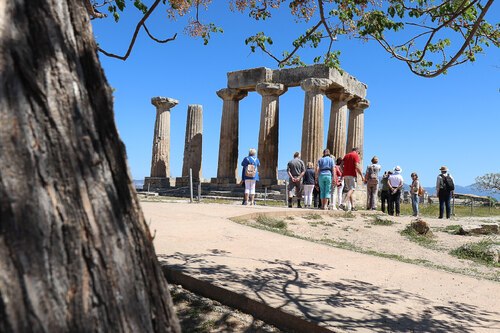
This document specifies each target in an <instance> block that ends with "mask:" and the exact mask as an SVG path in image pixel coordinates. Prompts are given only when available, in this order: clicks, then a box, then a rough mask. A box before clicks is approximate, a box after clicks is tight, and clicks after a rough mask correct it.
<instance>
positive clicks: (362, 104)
mask: <svg viewBox="0 0 500 333" xmlns="http://www.w3.org/2000/svg"><path fill="white" fill-rule="evenodd" d="M369 106H370V102H369V101H368V100H366V99H364V98H361V97H355V98H353V99H351V100H350V101H349V102H348V103H347V107H348V108H349V110H364V109H366V108H368V107H369Z"/></svg>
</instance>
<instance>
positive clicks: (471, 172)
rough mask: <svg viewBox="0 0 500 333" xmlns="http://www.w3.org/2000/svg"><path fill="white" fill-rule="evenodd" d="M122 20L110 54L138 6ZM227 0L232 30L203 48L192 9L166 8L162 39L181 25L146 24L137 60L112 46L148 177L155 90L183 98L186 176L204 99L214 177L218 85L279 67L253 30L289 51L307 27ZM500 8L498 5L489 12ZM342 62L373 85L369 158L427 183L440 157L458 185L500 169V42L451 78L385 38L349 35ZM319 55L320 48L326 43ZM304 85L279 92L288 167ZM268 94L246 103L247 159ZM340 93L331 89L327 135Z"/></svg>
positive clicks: (156, 19) (220, 14)
mask: <svg viewBox="0 0 500 333" xmlns="http://www.w3.org/2000/svg"><path fill="white" fill-rule="evenodd" d="M127 4H128V6H130V8H128V10H127V11H126V12H125V13H123V14H122V17H121V20H120V22H119V23H115V22H114V21H113V20H112V19H111V18H108V19H106V20H94V21H93V25H94V33H95V35H96V38H97V42H98V43H99V45H100V46H101V47H102V48H103V49H105V50H107V51H108V52H114V53H118V54H124V53H125V52H126V49H127V48H128V44H129V41H130V38H131V36H132V33H133V30H134V28H135V24H136V22H137V21H138V20H139V19H140V16H139V13H138V11H137V10H135V8H132V3H131V2H127ZM227 8H228V5H227V3H226V2H225V1H223V2H222V1H217V2H216V4H214V5H212V6H211V7H210V9H209V11H207V12H204V11H203V12H202V13H201V14H202V16H201V18H202V19H203V20H204V21H206V22H215V23H217V24H218V25H219V26H221V27H222V28H223V29H224V33H223V34H217V35H214V36H213V37H212V39H211V40H210V43H209V44H208V45H206V46H204V45H203V41H202V40H201V39H193V38H191V37H189V36H187V35H186V34H184V33H183V29H184V26H185V22H186V19H187V18H181V19H180V20H178V21H175V22H172V21H168V19H167V18H166V12H165V8H164V7H160V8H158V9H159V10H157V11H156V13H155V14H154V15H152V16H151V17H150V19H149V20H148V21H147V25H148V28H149V29H150V31H151V32H152V33H154V34H155V35H156V36H157V37H158V38H167V37H170V36H172V35H173V34H174V33H175V32H177V33H178V36H177V39H176V40H175V41H173V42H170V43H167V44H157V43H155V42H153V41H152V40H150V39H149V38H148V37H147V36H146V34H145V32H144V31H141V32H140V33H139V36H138V39H137V42H136V45H135V48H134V50H133V51H132V54H131V56H130V57H129V58H128V60H127V61H125V62H123V61H121V60H117V59H113V58H108V57H106V56H103V55H101V56H100V58H101V61H102V65H103V68H104V71H105V73H106V76H107V78H108V81H109V83H110V85H111V86H112V87H113V88H114V89H115V92H114V96H115V119H116V122H117V127H118V131H119V133H120V136H121V139H122V140H123V141H124V143H125V146H126V149H127V156H128V162H129V167H130V169H131V174H132V177H133V178H134V179H143V178H144V177H145V176H149V173H150V167H151V165H150V163H151V150H152V140H153V129H154V121H155V112H156V111H155V108H154V106H153V105H151V102H150V100H151V97H155V96H164V97H171V98H174V99H177V100H179V104H178V105H177V106H176V107H175V108H173V109H172V111H171V133H170V143H171V152H170V164H171V165H170V171H171V175H172V176H173V177H177V176H181V172H182V160H183V151H184V136H185V128H186V114H187V108H188V105H189V104H201V105H202V106H203V126H204V128H203V164H202V168H203V177H204V178H210V177H215V176H216V174H217V159H218V149H219V134H220V133H219V131H220V120H221V114H222V100H221V99H220V98H219V97H217V95H216V94H215V92H216V91H217V90H219V89H222V88H224V87H226V85H227V77H226V73H227V72H230V71H236V70H241V69H248V68H254V67H268V68H271V69H276V68H277V65H276V63H275V62H274V60H272V59H271V58H269V57H268V56H266V55H264V54H261V53H251V52H250V49H249V47H248V46H246V45H245V43H244V40H245V38H246V37H248V36H250V35H252V34H255V33H257V32H259V31H265V32H266V33H268V35H270V36H272V37H273V40H274V47H275V48H273V49H274V50H275V51H276V52H277V53H280V52H281V51H282V50H284V49H285V48H287V46H288V45H290V43H291V41H293V40H294V39H295V38H296V37H297V36H298V35H299V34H300V33H301V32H302V31H303V30H304V27H305V26H303V25H300V24H296V23H294V22H293V21H292V20H291V19H290V16H289V15H288V14H287V13H286V11H285V8H286V7H285V8H284V9H283V10H281V11H280V12H278V13H276V14H275V15H274V16H273V18H272V19H271V20H268V21H265V22H256V21H253V20H251V19H250V18H248V17H247V15H246V14H240V13H232V12H230V11H228V9H227ZM498 17H500V4H499V3H495V4H494V5H493V7H492V8H491V10H490V12H489V15H488V18H489V21H490V23H495V21H494V19H492V18H495V19H496V20H498ZM336 47H337V48H339V49H340V50H341V51H342V55H341V65H342V68H343V69H344V70H345V71H346V72H348V73H349V74H351V75H353V76H355V77H356V78H357V79H358V80H360V81H362V82H364V83H366V84H367V85H368V93H367V99H368V100H369V101H370V104H371V105H370V108H368V109H367V110H365V142H364V154H365V155H364V156H365V165H366V163H367V162H368V161H369V159H370V158H371V156H373V155H377V156H378V157H379V159H380V164H381V165H382V168H383V170H388V169H392V168H394V167H395V166H396V165H400V166H401V168H402V169H403V176H404V178H405V180H406V181H409V180H410V177H409V175H410V173H411V172H413V171H415V172H417V173H418V174H419V176H420V179H421V181H422V183H423V184H424V185H425V186H433V185H434V184H435V179H436V175H437V174H438V173H439V171H438V169H439V167H440V166H441V165H446V166H448V168H449V169H450V172H451V174H452V175H453V176H454V178H455V181H456V183H457V184H459V185H464V186H465V185H470V184H472V183H473V182H474V179H475V177H477V176H481V175H483V174H485V173H490V172H500V140H499V133H498V132H499V131H500V128H499V124H500V50H499V49H498V48H489V49H487V50H486V54H485V55H478V56H477V61H476V62H475V63H472V64H466V65H461V66H458V67H455V68H453V69H451V70H450V71H449V73H448V74H447V75H444V76H439V77H437V78H433V79H425V78H420V77H417V76H416V75H414V74H412V73H411V72H410V71H409V70H408V69H407V67H406V65H405V64H403V63H400V62H398V61H396V60H394V59H391V58H390V57H389V55H388V54H387V53H385V51H383V50H382V48H381V47H380V46H378V44H375V42H368V43H362V42H360V41H357V40H340V41H339V42H337V44H336ZM314 52H315V51H314V50H308V49H304V50H303V51H302V53H301V54H302V55H303V60H304V61H305V62H307V63H312V58H313V56H314V55H315V53H314ZM316 53H321V51H317V50H316ZM303 104H304V92H303V91H302V90H301V89H300V88H299V87H296V88H290V89H289V90H288V92H287V93H285V94H284V95H282V96H281V97H280V124H279V126H280V133H279V160H278V167H279V169H283V168H285V167H286V163H287V162H288V160H290V159H291V158H292V156H293V152H294V151H297V150H299V151H300V144H301V134H302V116H303ZM260 105H261V98H260V95H258V94H257V93H255V92H253V93H250V94H249V95H248V97H246V98H245V99H243V100H242V101H240V128H239V133H240V137H239V160H240V161H241V159H243V157H244V156H246V155H247V153H248V149H249V148H251V147H257V146H258V133H259V119H260ZM329 108H330V104H329V100H328V99H327V98H326V97H325V136H324V137H325V143H326V131H327V130H328V119H329Z"/></svg>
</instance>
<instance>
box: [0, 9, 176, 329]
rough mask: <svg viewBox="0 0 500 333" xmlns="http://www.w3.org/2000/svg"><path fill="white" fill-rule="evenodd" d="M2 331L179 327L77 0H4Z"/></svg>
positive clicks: (0, 42)
mask: <svg viewBox="0 0 500 333" xmlns="http://www.w3.org/2000/svg"><path fill="white" fill-rule="evenodd" d="M0 81H1V83H0V332H178V331H180V329H179V326H178V322H177V319H176V317H175V313H174V311H173V306H172V302H171V299H170V296H169V294H168V290H167V283H166V281H165V279H164V277H163V275H162V273H161V270H160V267H159V264H158V262H157V260H156V255H155V252H154V249H153V245H152V242H151V236H150V233H149V230H148V227H147V225H146V223H145V221H144V217H143V214H142V211H141V209H140V207H139V203H138V200H137V197H136V195H135V190H134V188H133V186H132V183H131V181H130V176H129V173H128V168H127V163H126V160H125V149H124V147H123V144H122V142H121V141H120V139H119V137H118V133H117V130H116V127H115V123H114V116H113V105H112V96H111V91H110V88H109V86H108V84H107V81H106V79H105V77H104V74H103V71H102V69H101V67H100V64H99V60H98V57H97V55H96V44H95V42H94V38H93V34H92V31H91V25H90V22H89V19H88V15H87V13H86V11H85V8H84V4H83V1H81V0H68V1H60V0H29V1H28V0H9V1H7V0H0Z"/></svg>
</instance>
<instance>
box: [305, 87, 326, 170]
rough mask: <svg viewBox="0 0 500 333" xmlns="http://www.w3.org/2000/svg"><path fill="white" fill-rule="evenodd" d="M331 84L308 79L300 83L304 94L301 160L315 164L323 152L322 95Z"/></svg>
mask: <svg viewBox="0 0 500 333" xmlns="http://www.w3.org/2000/svg"><path fill="white" fill-rule="evenodd" d="M331 84H332V81H331V80H328V79H318V78H310V79H306V80H304V81H302V83H301V85H300V86H301V88H302V89H303V90H304V91H305V92H306V96H305V99H304V119H303V121H302V149H301V150H302V152H301V155H302V160H303V161H304V162H305V163H307V162H313V163H315V162H316V161H317V160H318V159H319V158H320V157H321V156H322V151H323V148H324V147H323V132H324V130H323V128H324V103H323V93H324V92H325V90H326V89H327V88H328V87H330V85H331Z"/></svg>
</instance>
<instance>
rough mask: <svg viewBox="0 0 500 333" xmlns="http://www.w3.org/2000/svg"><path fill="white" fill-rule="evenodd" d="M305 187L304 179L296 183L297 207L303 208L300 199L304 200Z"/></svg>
mask: <svg viewBox="0 0 500 333" xmlns="http://www.w3.org/2000/svg"><path fill="white" fill-rule="evenodd" d="M303 189H304V188H303V185H302V181H298V182H297V185H296V190H295V193H296V195H297V208H302V206H301V205H300V201H301V200H302V192H303Z"/></svg>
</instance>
